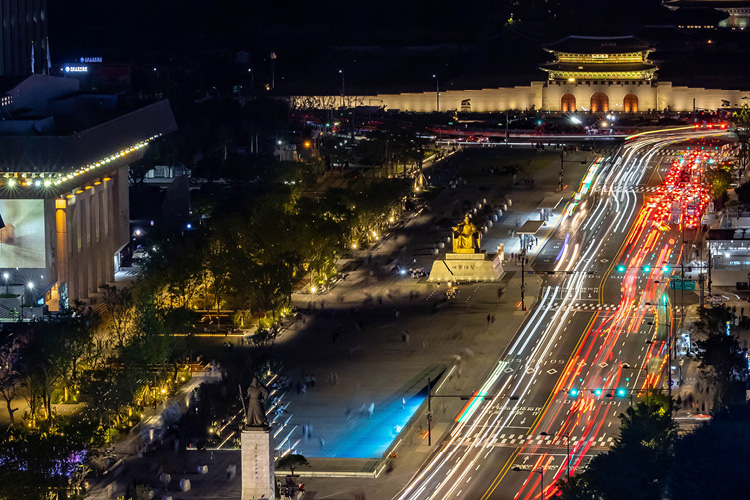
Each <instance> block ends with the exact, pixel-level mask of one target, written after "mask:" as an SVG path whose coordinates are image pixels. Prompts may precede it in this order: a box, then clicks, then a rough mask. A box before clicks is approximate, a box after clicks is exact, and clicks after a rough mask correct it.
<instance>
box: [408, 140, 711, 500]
mask: <svg viewBox="0 0 750 500" xmlns="http://www.w3.org/2000/svg"><path fill="white" fill-rule="evenodd" d="M705 132H708V131H703V133H702V131H692V132H671V133H656V134H646V135H642V136H640V137H637V138H634V139H631V140H629V141H626V142H625V144H624V145H623V146H622V147H621V148H620V150H619V151H618V152H617V154H615V155H614V156H612V157H609V158H602V159H599V160H598V161H596V162H594V164H592V166H591V167H590V169H589V172H588V173H587V175H586V177H585V178H584V179H583V182H582V183H581V186H580V188H579V191H578V193H577V195H576V196H575V197H574V198H573V199H571V200H569V201H568V203H567V205H566V206H565V209H564V211H563V212H564V213H563V220H562V221H560V223H559V226H558V228H557V231H556V233H555V235H554V237H553V238H551V239H550V241H548V243H547V244H546V246H545V248H544V249H543V250H542V252H541V253H540V255H539V256H538V257H537V259H536V261H535V262H534V263H533V266H532V267H533V272H534V273H535V276H531V275H530V276H529V277H530V278H532V279H539V277H540V276H541V277H543V279H544V280H545V281H544V286H543V287H542V291H541V295H540V297H539V300H538V301H537V303H536V306H535V307H534V309H533V310H532V311H530V313H529V315H528V317H527V320H526V322H525V323H524V325H523V326H522V327H521V329H520V330H519V331H518V332H517V334H516V335H515V337H514V339H513V341H512V342H511V344H510V345H509V346H507V348H506V349H505V351H504V352H503V354H502V355H501V356H500V358H499V360H498V362H497V364H496V365H495V366H494V368H493V369H492V370H490V372H489V373H488V376H487V378H486V380H485V382H484V383H483V385H482V386H481V387H479V388H477V392H476V393H475V394H476V397H475V398H473V399H472V400H469V401H468V402H467V404H466V406H465V408H464V410H463V411H462V412H461V413H460V414H459V415H458V416H457V418H456V423H455V424H454V426H453V428H452V429H451V432H450V435H449V437H448V438H447V439H446V440H445V441H444V442H442V443H440V444H439V445H440V446H439V450H438V451H437V452H436V453H434V454H433V455H432V456H431V457H430V459H429V460H428V462H427V463H426V464H425V466H424V467H423V468H422V469H421V470H420V471H419V472H418V473H417V474H416V475H415V476H414V478H413V479H412V480H411V481H410V482H409V484H408V485H407V486H406V487H405V488H404V489H403V490H402V492H401V493H400V494H399V495H398V496H397V497H396V498H397V499H398V500H407V499H409V500H416V499H453V498H457V499H461V498H466V499H472V500H473V499H482V500H485V499H489V498H492V499H521V500H531V499H537V498H540V497H541V492H542V489H544V497H545V498H548V497H551V496H553V495H554V493H555V490H556V488H555V486H554V484H555V482H556V481H557V480H558V479H560V478H561V477H564V476H565V475H566V474H568V473H571V474H572V473H574V472H575V471H576V470H581V469H582V468H584V467H585V466H586V464H587V463H588V461H589V460H590V459H591V457H592V456H594V455H595V454H596V453H600V452H601V451H603V450H606V449H607V448H608V447H609V446H610V445H611V444H612V442H613V439H614V438H615V437H616V436H617V434H618V429H619V423H620V422H619V419H618V415H619V414H621V413H623V412H624V411H625V410H626V408H627V407H628V405H629V404H631V401H632V402H637V401H638V400H639V399H642V398H645V397H646V391H645V389H646V388H655V389H659V390H662V389H663V388H665V387H666V386H667V383H666V379H667V370H666V364H667V352H668V349H667V338H668V333H667V328H668V327H670V325H672V324H674V323H676V322H677V320H678V319H679V312H680V310H679V309H678V308H677V305H682V303H681V302H680V301H679V300H678V301H677V302H678V304H674V303H673V302H674V301H673V300H672V297H673V294H671V293H668V292H669V281H670V279H674V278H679V268H678V267H677V264H679V263H680V261H681V258H682V255H683V252H686V251H688V248H690V246H689V245H687V244H685V245H683V242H684V241H688V242H689V241H690V240H691V239H692V238H694V237H695V233H696V230H695V229H694V228H695V227H696V226H697V225H698V224H699V223H700V213H701V211H702V210H703V209H704V208H705V204H706V203H707V201H708V195H707V193H706V192H705V189H704V188H703V187H702V186H703V184H702V182H701V181H702V172H703V169H704V168H705V167H707V165H708V163H709V155H708V151H701V152H700V153H694V155H693V156H687V155H685V156H679V157H678V156H676V154H677V153H678V152H681V151H686V150H687V147H688V145H689V144H691V143H692V144H696V143H697V142H696V141H700V140H703V139H702V138H703V137H707V135H706V133H705ZM714 135H719V133H716V134H714ZM685 141H693V142H685ZM698 149H699V148H698ZM707 149H708V148H707ZM692 151H693V152H695V151H696V147H695V146H693V149H692ZM717 153H718V152H717ZM711 154H715V152H714V150H713V148H711ZM680 159H683V161H682V162H680V161H679V160H680ZM506 293H515V291H511V290H508V291H507V292H506ZM678 299H679V296H678ZM673 306H674V307H673ZM675 312H677V313H678V314H677V315H676V316H675V318H677V320H675V321H673V320H672V316H673V315H674V314H675ZM500 324H501V322H498V328H501V326H499V325H500ZM568 450H569V452H570V454H568Z"/></svg>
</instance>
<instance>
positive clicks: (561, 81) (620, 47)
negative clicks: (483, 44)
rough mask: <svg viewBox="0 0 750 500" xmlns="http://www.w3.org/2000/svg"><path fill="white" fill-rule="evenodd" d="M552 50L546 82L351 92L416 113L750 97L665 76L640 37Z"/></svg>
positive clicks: (358, 100) (681, 103)
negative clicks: (675, 81)
mask: <svg viewBox="0 0 750 500" xmlns="http://www.w3.org/2000/svg"><path fill="white" fill-rule="evenodd" d="M545 50H547V51H548V52H550V53H552V54H553V55H554V56H555V60H554V61H552V62H550V63H546V64H544V65H542V66H541V67H540V69H541V70H543V71H544V72H546V73H547V79H546V81H537V82H531V83H530V84H529V85H523V86H516V87H499V88H483V89H467V90H448V91H445V92H442V91H441V92H439V93H438V92H437V91H433V92H419V93H403V94H377V95H367V96H349V97H347V98H346V104H347V105H348V106H366V105H369V106H380V107H385V109H387V110H401V111H409V112H435V111H442V112H445V111H473V112H480V113H482V112H500V111H505V110H507V109H536V110H540V111H547V110H549V111H558V112H573V111H578V112H594V113H601V112H609V111H615V112H623V113H634V112H639V111H647V110H652V111H664V110H668V111H678V112H682V111H692V110H693V109H708V110H717V109H721V108H731V107H737V106H740V105H741V104H742V103H743V102H746V100H747V99H750V90H739V89H733V90H725V89H706V88H699V87H681V86H674V85H672V82H662V81H658V79H657V75H656V73H657V71H658V67H657V66H656V65H655V64H654V63H653V62H651V61H649V59H648V55H649V54H650V53H651V52H652V51H653V48H652V47H650V46H648V45H647V44H645V43H643V42H642V41H640V40H638V39H636V38H634V37H632V36H624V37H581V36H570V37H567V38H565V39H563V40H560V41H558V42H555V43H553V44H551V45H549V46H548V47H546V48H545ZM748 88H750V86H748ZM743 99H744V100H743ZM290 100H291V103H292V106H293V107H296V108H335V107H338V106H340V105H341V102H342V98H341V97H340V96H293V97H291V98H290Z"/></svg>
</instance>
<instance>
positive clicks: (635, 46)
mask: <svg viewBox="0 0 750 500" xmlns="http://www.w3.org/2000/svg"><path fill="white" fill-rule="evenodd" d="M544 49H545V50H547V51H549V52H566V53H569V54H625V53H632V52H642V51H644V50H652V49H653V47H651V46H650V45H649V44H648V43H646V42H644V41H642V40H639V39H638V38H636V37H634V36H632V35H627V36H610V37H600V36H579V35H571V36H568V37H566V38H563V39H561V40H558V41H556V42H552V43H550V44H547V45H545V46H544Z"/></svg>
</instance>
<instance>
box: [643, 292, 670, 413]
mask: <svg viewBox="0 0 750 500" xmlns="http://www.w3.org/2000/svg"><path fill="white" fill-rule="evenodd" d="M656 283H658V281H656ZM646 305H647V306H650V305H652V304H651V303H650V302H646ZM667 307H668V305H667V304H666V303H665V304H664V309H665V313H666V314H667V317H669V315H668V314H669V313H668V311H667V310H666V309H667ZM656 315H657V317H658V316H659V304H658V303H657V304H656ZM665 326H666V327H667V374H668V375H667V376H668V380H667V392H668V394H669V410H670V411H671V410H672V322H671V321H667V323H666V325H665Z"/></svg>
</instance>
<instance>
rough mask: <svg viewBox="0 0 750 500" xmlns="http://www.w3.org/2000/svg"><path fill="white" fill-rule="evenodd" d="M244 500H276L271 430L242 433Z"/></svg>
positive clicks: (251, 429) (255, 429)
mask: <svg viewBox="0 0 750 500" xmlns="http://www.w3.org/2000/svg"><path fill="white" fill-rule="evenodd" d="M241 444H242V463H241V467H242V500H261V499H263V500H273V499H274V498H276V492H275V482H274V481H275V477H274V459H273V435H272V434H271V429H262V428H253V427H249V428H247V429H245V430H243V431H242V438H241Z"/></svg>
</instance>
